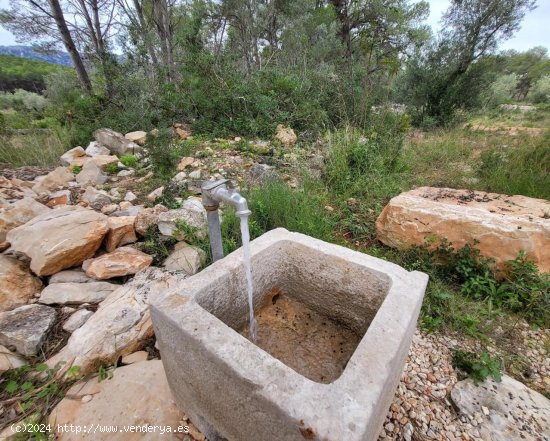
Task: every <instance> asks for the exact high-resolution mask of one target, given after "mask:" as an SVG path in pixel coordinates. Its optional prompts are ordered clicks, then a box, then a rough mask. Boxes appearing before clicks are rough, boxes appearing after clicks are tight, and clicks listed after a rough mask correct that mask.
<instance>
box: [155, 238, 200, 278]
mask: <svg viewBox="0 0 550 441" xmlns="http://www.w3.org/2000/svg"><path fill="white" fill-rule="evenodd" d="M205 261H206V253H205V252H204V251H203V250H201V249H200V248H197V247H193V246H191V245H188V244H186V243H185V242H178V243H177V244H176V246H175V247H174V251H173V252H172V253H171V254H170V255H169V256H168V257H167V258H166V260H165V261H164V263H163V267H164V268H166V269H167V270H168V271H183V272H185V273H186V274H189V275H190V276H192V275H193V274H196V273H198V272H199V270H200V269H201V267H202V266H203V265H204V262H205Z"/></svg>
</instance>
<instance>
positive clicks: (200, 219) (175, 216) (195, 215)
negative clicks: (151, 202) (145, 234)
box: [157, 197, 208, 240]
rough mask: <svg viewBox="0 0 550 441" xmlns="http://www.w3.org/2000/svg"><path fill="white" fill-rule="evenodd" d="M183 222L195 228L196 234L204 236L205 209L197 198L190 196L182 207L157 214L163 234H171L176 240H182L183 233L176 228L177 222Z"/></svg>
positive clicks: (205, 223)
mask: <svg viewBox="0 0 550 441" xmlns="http://www.w3.org/2000/svg"><path fill="white" fill-rule="evenodd" d="M180 222H184V223H185V224H187V225H188V226H190V227H192V228H194V229H196V236H197V237H198V238H204V237H205V236H206V233H207V230H208V222H207V219H206V210H205V208H204V207H203V206H202V202H201V200H200V199H199V198H195V197H190V198H188V199H186V200H185V202H184V203H183V207H182V208H178V209H175V210H169V211H166V212H163V213H160V214H159V217H158V224H157V225H158V228H159V231H160V232H161V233H162V234H164V235H165V236H172V237H175V238H176V239H178V240H184V239H185V234H184V232H183V231H181V230H180V229H178V224H179V223H180Z"/></svg>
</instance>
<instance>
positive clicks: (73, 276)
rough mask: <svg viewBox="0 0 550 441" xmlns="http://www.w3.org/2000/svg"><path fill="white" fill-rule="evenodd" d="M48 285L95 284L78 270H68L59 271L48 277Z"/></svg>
mask: <svg viewBox="0 0 550 441" xmlns="http://www.w3.org/2000/svg"><path fill="white" fill-rule="evenodd" d="M49 282H50V284H52V283H71V282H72V283H87V282H95V280H94V279H92V278H91V277H88V276H87V275H86V273H85V272H84V271H82V270H80V269H68V270H63V271H59V272H58V273H55V274H54V275H53V276H51V277H50V280H49Z"/></svg>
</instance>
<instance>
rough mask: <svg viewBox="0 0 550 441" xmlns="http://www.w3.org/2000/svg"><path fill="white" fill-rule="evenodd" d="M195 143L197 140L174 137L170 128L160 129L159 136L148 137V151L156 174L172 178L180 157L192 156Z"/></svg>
mask: <svg viewBox="0 0 550 441" xmlns="http://www.w3.org/2000/svg"><path fill="white" fill-rule="evenodd" d="M194 145H195V141H192V142H189V141H180V140H175V139H172V136H171V133H170V131H169V130H160V131H159V134H158V136H150V137H148V140H147V151H148V153H149V159H150V161H151V164H152V165H153V171H154V173H155V175H156V176H157V177H159V178H161V179H164V180H169V179H171V178H172V177H173V176H174V174H175V171H176V167H177V165H178V163H179V161H180V159H181V158H182V157H184V156H190V155H191V154H192V153H193V146H194Z"/></svg>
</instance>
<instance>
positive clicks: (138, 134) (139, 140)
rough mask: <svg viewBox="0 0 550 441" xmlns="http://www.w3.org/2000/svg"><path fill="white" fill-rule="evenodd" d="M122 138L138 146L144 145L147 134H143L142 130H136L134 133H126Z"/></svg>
mask: <svg viewBox="0 0 550 441" xmlns="http://www.w3.org/2000/svg"><path fill="white" fill-rule="evenodd" d="M124 137H125V138H126V139H127V140H128V141H132V142H135V143H136V144H138V145H145V142H146V141H147V132H144V131H142V130H138V131H135V132H130V133H126V135H124Z"/></svg>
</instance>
